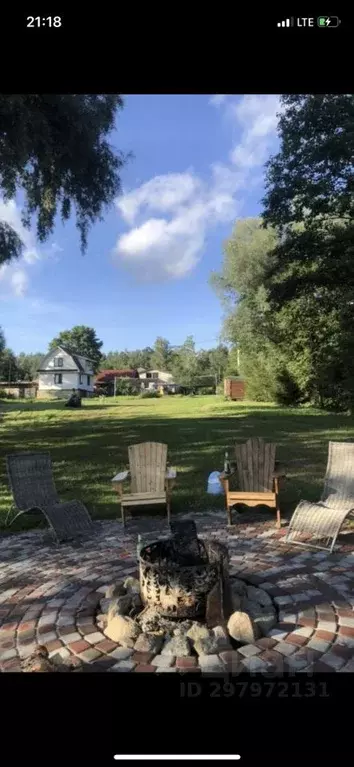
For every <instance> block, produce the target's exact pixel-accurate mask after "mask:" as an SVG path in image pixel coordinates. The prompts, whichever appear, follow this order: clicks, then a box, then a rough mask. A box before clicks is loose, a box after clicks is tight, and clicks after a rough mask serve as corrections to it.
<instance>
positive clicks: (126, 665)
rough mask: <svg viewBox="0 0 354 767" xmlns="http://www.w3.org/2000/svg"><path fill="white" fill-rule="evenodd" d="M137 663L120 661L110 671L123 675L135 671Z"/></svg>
mask: <svg viewBox="0 0 354 767" xmlns="http://www.w3.org/2000/svg"><path fill="white" fill-rule="evenodd" d="M134 668H135V663H133V661H131V660H120V661H119V662H118V663H115V664H114V666H112V667H111V669H110V671H118V672H121V673H124V672H129V671H133V669H134Z"/></svg>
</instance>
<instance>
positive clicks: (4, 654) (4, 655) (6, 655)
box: [0, 647, 17, 663]
mask: <svg viewBox="0 0 354 767" xmlns="http://www.w3.org/2000/svg"><path fill="white" fill-rule="evenodd" d="M16 655H17V652H16V649H15V647H12V648H11V649H10V650H1V651H0V661H1V663H2V662H3V661H5V660H11V658H16Z"/></svg>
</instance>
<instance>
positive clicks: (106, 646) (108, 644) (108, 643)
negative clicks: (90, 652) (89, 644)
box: [95, 639, 123, 653]
mask: <svg viewBox="0 0 354 767" xmlns="http://www.w3.org/2000/svg"><path fill="white" fill-rule="evenodd" d="M95 647H96V650H99V651H100V652H103V653H110V652H112V650H114V649H115V648H116V647H117V644H116V642H112V640H111V639H103V640H102V642H97V644H96V645H95ZM122 649H123V648H122Z"/></svg>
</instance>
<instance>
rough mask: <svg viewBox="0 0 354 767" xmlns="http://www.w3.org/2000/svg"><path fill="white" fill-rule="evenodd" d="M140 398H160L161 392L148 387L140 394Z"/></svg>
mask: <svg viewBox="0 0 354 767" xmlns="http://www.w3.org/2000/svg"><path fill="white" fill-rule="evenodd" d="M139 397H140V399H159V397H161V394H160V392H159V391H156V389H146V390H145V391H142V392H141V394H139Z"/></svg>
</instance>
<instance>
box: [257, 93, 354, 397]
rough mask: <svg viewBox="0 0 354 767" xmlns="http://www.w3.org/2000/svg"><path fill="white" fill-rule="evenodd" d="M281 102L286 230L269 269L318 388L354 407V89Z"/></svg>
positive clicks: (277, 213) (277, 164)
mask: <svg viewBox="0 0 354 767" xmlns="http://www.w3.org/2000/svg"><path fill="white" fill-rule="evenodd" d="M282 102H283V108H284V111H283V113H282V116H281V117H280V121H279V135H280V151H279V152H278V154H277V155H275V156H274V157H272V158H271V159H270V161H269V162H268V164H267V176H266V180H267V183H266V190H267V191H266V196H265V198H264V201H263V202H264V221H265V225H266V226H275V227H277V228H278V230H279V232H280V234H281V237H280V239H279V241H278V243H277V245H276V247H275V248H274V251H273V254H272V261H271V264H270V265H269V269H268V270H267V274H266V275H265V285H266V288H267V291H268V298H269V301H270V305H271V309H272V313H273V316H274V319H275V322H280V324H281V325H282V331H283V338H287V340H288V343H289V346H290V349H289V351H290V350H291V349H293V351H294V352H295V349H296V350H297V352H298V354H297V355H296V356H295V354H294V353H293V354H292V359H293V364H295V360H296V364H297V367H298V376H299V380H300V379H301V381H302V386H303V387H304V389H305V390H307V392H309V396H311V398H314V399H315V400H319V401H320V402H321V403H322V404H324V405H326V406H332V405H334V406H341V407H347V406H350V407H353V404H354V341H353V338H354V334H353V331H354V261H353V256H354V218H353V213H354V174H353V165H354V129H353V125H354V96H353V95H347V94H341V95H316V96H313V95H312V96H303V95H299V96H289V95H287V96H283V97H282ZM300 222H301V225H300ZM301 348H302V352H301Z"/></svg>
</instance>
